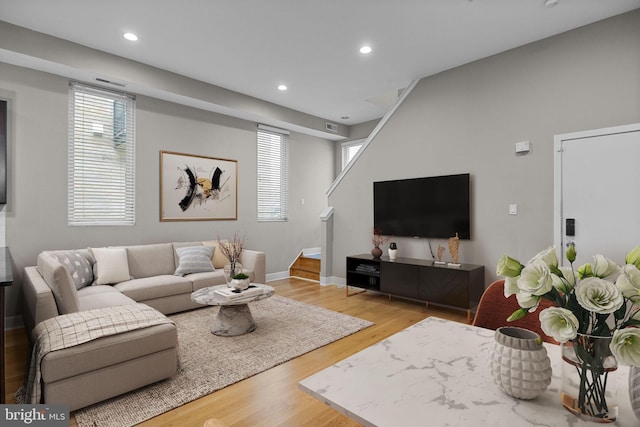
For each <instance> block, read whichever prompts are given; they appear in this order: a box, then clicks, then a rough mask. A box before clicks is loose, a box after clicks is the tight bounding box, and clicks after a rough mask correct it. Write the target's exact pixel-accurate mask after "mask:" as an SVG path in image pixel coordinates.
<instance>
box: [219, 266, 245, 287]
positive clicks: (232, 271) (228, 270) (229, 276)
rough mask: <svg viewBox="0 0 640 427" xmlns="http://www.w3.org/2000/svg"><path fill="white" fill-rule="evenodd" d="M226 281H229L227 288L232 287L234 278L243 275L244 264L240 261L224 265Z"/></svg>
mask: <svg viewBox="0 0 640 427" xmlns="http://www.w3.org/2000/svg"><path fill="white" fill-rule="evenodd" d="M223 268H224V279H225V280H226V281H227V286H229V287H231V281H232V280H233V276H235V275H236V274H240V273H242V264H240V263H239V262H238V261H235V262H228V263H226V264H225V265H224V267H223Z"/></svg>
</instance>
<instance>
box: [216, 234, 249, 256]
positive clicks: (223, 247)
mask: <svg viewBox="0 0 640 427" xmlns="http://www.w3.org/2000/svg"><path fill="white" fill-rule="evenodd" d="M218 247H219V248H220V252H222V255H224V256H225V257H226V258H227V259H228V260H229V261H230V262H232V263H234V262H236V261H238V260H239V259H240V254H242V249H243V248H244V239H241V238H240V237H239V236H238V233H235V234H234V235H233V240H222V239H220V236H218Z"/></svg>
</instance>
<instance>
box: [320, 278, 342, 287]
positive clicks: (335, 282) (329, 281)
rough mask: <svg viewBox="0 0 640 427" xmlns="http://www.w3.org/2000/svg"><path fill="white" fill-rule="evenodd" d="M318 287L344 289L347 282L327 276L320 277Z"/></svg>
mask: <svg viewBox="0 0 640 427" xmlns="http://www.w3.org/2000/svg"><path fill="white" fill-rule="evenodd" d="M320 285H322V286H329V285H335V286H336V287H338V288H344V287H345V286H346V285H347V280H346V279H344V278H342V277H337V276H328V277H322V276H321V277H320Z"/></svg>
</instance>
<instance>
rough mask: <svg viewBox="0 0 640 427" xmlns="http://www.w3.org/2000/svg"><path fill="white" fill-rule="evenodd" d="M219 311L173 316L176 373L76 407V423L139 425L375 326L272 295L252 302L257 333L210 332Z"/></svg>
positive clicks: (82, 425) (83, 425)
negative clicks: (177, 360) (177, 359)
mask: <svg viewBox="0 0 640 427" xmlns="http://www.w3.org/2000/svg"><path fill="white" fill-rule="evenodd" d="M217 309H218V308H217V307H207V308H203V309H199V310H194V311H190V312H186V313H180V314H177V315H173V316H170V317H171V319H172V320H173V321H174V322H175V323H176V325H177V328H178V342H179V354H180V369H179V371H178V373H177V374H176V375H175V376H174V377H173V378H170V379H168V380H164V381H161V382H158V383H155V384H152V385H150V386H147V387H144V388H141V389H139V390H136V391H133V392H130V393H127V394H124V395H121V396H119V397H116V398H113V399H110V400H106V401H104V402H101V403H98V404H95V405H93V406H90V407H87V408H84V409H80V410H78V411H76V412H75V416H76V421H77V423H78V426H79V427H88V426H95V427H103V426H105V427H107V426H109V427H110V426H114V427H115V426H117V427H124V426H132V425H135V424H137V423H140V422H142V421H145V420H147V419H149V418H153V417H155V416H157V415H160V414H162V413H164V412H167V411H170V410H172V409H174V408H177V407H179V406H181V405H184V404H185V403H188V402H191V401H192V400H195V399H198V398H199V397H202V396H204V395H207V394H210V393H212V392H214V391H216V390H219V389H221V388H223V387H226V386H228V385H231V384H233V383H235V382H238V381H240V380H243V379H245V378H248V377H250V376H252V375H255V374H258V373H260V372H262V371H265V370H267V369H269V368H272V367H274V366H276V365H279V364H281V363H284V362H286V361H288V360H291V359H293V358H295V357H297V356H300V355H302V354H304V353H307V352H309V351H311V350H315V349H316V348H319V347H322V346H324V345H326V344H329V343H331V342H333V341H337V340H339V339H340V338H343V337H346V336H348V335H351V334H353V333H355V332H357V331H360V330H362V329H365V328H367V327H369V326H371V325H373V323H371V322H369V321H366V320H362V319H358V318H356V317H351V316H347V315H345V314H342V313H338V312H335V311H330V310H326V309H324V308H321V307H316V306H313V305H309V304H305V303H302V302H298V301H294V300H292V299H289V298H285V297H281V296H278V295H274V296H272V297H271V298H268V299H265V300H262V301H257V302H255V303H251V312H252V314H253V317H254V319H255V321H256V324H257V328H256V330H255V331H254V332H252V333H250V334H246V335H241V336H238V337H218V336H215V335H213V334H212V333H211V332H210V330H211V323H212V319H213V316H214V315H215V313H216V311H217Z"/></svg>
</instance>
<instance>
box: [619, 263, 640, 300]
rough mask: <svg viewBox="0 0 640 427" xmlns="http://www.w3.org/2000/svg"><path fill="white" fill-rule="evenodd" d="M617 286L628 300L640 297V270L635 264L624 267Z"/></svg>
mask: <svg viewBox="0 0 640 427" xmlns="http://www.w3.org/2000/svg"><path fill="white" fill-rule="evenodd" d="M616 286H617V287H618V289H619V290H620V292H622V295H623V296H624V297H626V298H633V297H640V270H638V269H637V268H636V266H635V265H633V264H627V265H625V266H624V267H622V270H621V272H620V276H618V280H616Z"/></svg>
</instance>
